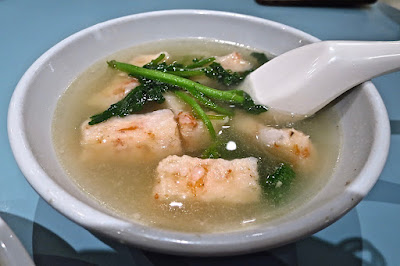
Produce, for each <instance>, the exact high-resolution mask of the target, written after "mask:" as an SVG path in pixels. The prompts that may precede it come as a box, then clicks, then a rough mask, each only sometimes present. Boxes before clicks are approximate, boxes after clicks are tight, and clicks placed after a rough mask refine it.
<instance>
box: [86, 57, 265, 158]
mask: <svg viewBox="0 0 400 266" xmlns="http://www.w3.org/2000/svg"><path fill="white" fill-rule="evenodd" d="M164 58H165V54H160V56H158V57H157V58H156V59H154V60H152V61H151V62H150V63H148V64H146V65H144V66H143V67H138V66H135V65H131V64H126V63H122V62H117V61H115V60H112V61H109V62H107V63H108V65H109V66H110V67H112V68H114V69H117V70H120V71H123V72H126V73H128V74H129V75H131V76H134V77H136V78H137V79H138V80H139V82H140V83H141V85H139V86H138V87H136V88H135V89H133V90H132V91H131V92H129V93H128V95H127V96H126V97H125V98H124V99H122V100H121V101H119V102H117V103H115V104H112V105H111V106H110V107H109V108H108V109H107V110H106V111H104V112H102V113H99V114H96V115H94V116H92V117H91V121H90V122H89V124H90V125H94V124H97V123H100V122H103V121H105V120H107V119H109V118H111V117H113V116H119V117H123V116H126V115H129V114H133V113H136V112H138V111H140V110H142V109H143V106H144V105H145V104H146V103H147V102H156V103H163V102H164V101H165V98H164V96H163V93H164V92H166V91H174V93H175V94H176V95H177V96H178V97H179V98H181V99H182V100H184V101H185V102H186V103H188V104H189V105H190V106H191V107H192V109H193V112H194V113H195V114H196V116H197V117H199V118H200V119H201V120H202V121H203V122H204V124H205V125H206V127H207V129H208V131H209V133H210V135H211V138H212V140H213V144H212V145H211V146H210V147H209V149H207V150H206V151H205V152H204V156H206V157H207V158H219V157H220V153H219V152H218V149H217V147H218V145H219V144H218V143H217V138H216V133H215V129H214V127H213V125H212V123H211V120H210V119H224V118H225V117H226V116H233V110H232V108H233V107H238V108H242V109H244V110H246V111H247V112H249V113H252V114H259V113H262V112H265V111H267V108H266V107H265V106H261V105H256V104H255V103H254V101H253V100H252V99H251V97H250V96H249V95H248V94H247V93H245V92H244V91H241V90H227V91H224V90H217V89H213V88H210V87H208V86H205V85H202V84H200V83H197V82H194V81H192V80H190V79H187V78H184V77H190V76H195V75H206V76H208V77H211V78H213V79H216V80H218V81H219V82H221V83H223V84H225V85H226V86H230V85H233V84H237V83H238V82H240V81H241V80H243V78H244V77H245V76H246V75H247V74H248V73H247V72H246V73H235V72H231V71H230V70H225V69H224V68H223V67H222V66H221V65H220V64H218V63H216V62H213V61H214V60H215V58H214V57H210V58H205V59H194V60H193V63H192V64H189V65H187V66H185V65H183V64H180V63H177V62H173V63H171V64H167V63H166V62H162V61H163V59H164ZM182 90H186V91H187V92H188V93H189V94H187V93H185V92H183V91H182ZM213 100H215V101H218V102H221V103H225V105H226V104H229V106H227V107H223V106H220V105H219V104H217V103H216V102H214V101H213ZM200 105H202V106H204V107H206V108H207V109H209V110H213V111H215V112H216V113H217V115H210V116H208V115H207V114H206V113H205V111H204V110H203V109H202V107H201V106H200ZM218 114H219V115H218ZM221 115H222V116H221Z"/></svg>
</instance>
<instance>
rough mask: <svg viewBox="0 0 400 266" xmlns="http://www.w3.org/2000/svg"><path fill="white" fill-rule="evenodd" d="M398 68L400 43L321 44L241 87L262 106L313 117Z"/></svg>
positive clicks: (286, 57) (290, 55)
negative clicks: (352, 92) (350, 91)
mask: <svg viewBox="0 0 400 266" xmlns="http://www.w3.org/2000/svg"><path fill="white" fill-rule="evenodd" d="M397 70H400V42H361V41H323V42H318V43H313V44H309V45H305V46H302V47H300V48H297V49H294V50H291V51H289V52H287V53H284V54H282V55H280V56H277V57H275V58H274V59H272V60H271V61H269V62H267V63H266V64H264V65H263V66H261V67H260V68H258V69H257V70H256V71H254V72H252V73H251V74H250V75H249V76H248V77H247V78H246V79H245V82H244V83H243V85H242V89H243V90H245V91H246V92H247V93H249V94H250V95H251V97H252V98H253V99H254V101H255V102H256V103H258V104H263V105H266V106H269V107H271V108H272V109H273V110H276V111H282V112H286V113H292V114H296V115H299V116H309V115H312V114H314V113H316V112H317V111H318V110H320V109H321V108H323V107H324V106H325V105H327V104H328V103H330V102H331V101H332V100H334V99H335V98H336V97H338V96H339V95H341V94H342V93H344V92H346V91H347V90H349V89H351V88H353V87H354V86H356V85H358V84H360V83H362V82H364V81H367V80H369V79H371V78H374V77H376V76H380V75H383V74H386V73H389V72H394V71H397Z"/></svg>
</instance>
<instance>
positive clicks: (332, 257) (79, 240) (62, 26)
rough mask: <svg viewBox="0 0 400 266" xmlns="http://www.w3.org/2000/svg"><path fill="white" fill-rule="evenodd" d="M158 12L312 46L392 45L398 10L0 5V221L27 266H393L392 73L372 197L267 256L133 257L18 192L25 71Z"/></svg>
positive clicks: (219, 3) (164, 0) (395, 147)
mask: <svg viewBox="0 0 400 266" xmlns="http://www.w3.org/2000/svg"><path fill="white" fill-rule="evenodd" d="M165 9H212V10H222V11H231V12H237V13H242V14H248V15H253V16H257V17H261V18H266V19H270V20H274V21H277V22H281V23H284V24H287V25H290V26H292V27H295V28H298V29H300V30H303V31H305V32H308V33H310V34H312V35H314V36H316V37H318V38H320V39H322V40H335V39H342V40H385V41H386V40H400V27H399V26H400V11H398V10H396V9H394V8H391V7H389V6H387V5H385V4H382V3H376V4H374V5H370V6H366V7H362V8H360V7H359V8H318V7H314V8H308V7H272V6H261V5H258V4H257V3H256V2H255V1H252V0H247V1H246V0H230V1H226V0H202V1H187V0H152V1H143V0H142V1H140V0H137V1H132V0H118V1H107V0H97V1H81V0H69V1H51V0H35V1H29V0H13V1H11V0H0V40H1V41H0V59H1V61H0V62H1V64H0V73H1V78H0V88H1V97H0V108H1V109H0V122H1V125H2V127H1V129H0V145H1V149H0V159H1V160H0V165H1V169H3V174H2V175H1V176H0V216H1V217H2V218H3V219H4V220H5V221H6V222H7V223H8V224H9V226H10V227H11V228H12V229H13V231H14V232H15V233H16V235H17V236H18V237H19V238H20V240H21V242H22V244H23V245H24V246H25V248H26V249H27V251H28V252H29V254H30V255H31V256H33V258H34V260H35V263H36V264H37V265H93V264H95V265H170V264H173V265H202V264H206V263H207V264H210V265H243V264H245V265H249V264H250V265H265V264H267V263H269V264H270V265H338V264H339V263H340V264H342V265H399V263H400V252H399V251H400V250H399V247H400V230H399V224H400V180H399V173H400V159H399V158H400V135H399V134H400V104H398V100H400V89H399V88H397V87H398V86H399V85H398V84H400V73H393V74H389V75H385V76H382V77H379V78H376V79H374V80H373V83H374V84H375V85H376V87H377V88H378V90H379V92H380V94H381V95H382V98H383V100H384V102H385V104H386V106H387V109H388V113H389V117H390V122H391V130H392V134H391V146H390V153H389V157H388V161H387V163H386V166H385V168H384V170H383V172H382V174H381V176H380V178H379V180H378V182H377V184H376V185H375V187H374V188H373V189H372V191H371V192H370V193H369V194H368V196H367V197H366V198H365V199H364V200H363V201H362V202H361V203H360V204H358V205H357V207H356V208H354V209H353V210H352V211H350V212H349V213H348V214H347V215H345V216H344V217H343V218H342V219H340V220H339V221H337V222H336V223H334V224H332V225H331V226H329V227H328V228H326V229H324V230H322V231H320V232H318V233H316V234H315V235H313V236H311V237H308V238H306V239H304V240H301V241H299V242H296V243H292V244H289V245H286V246H283V247H280V248H277V249H273V250H266V251H264V252H259V253H255V254H248V255H242V256H236V257H219V258H188V257H179V256H170V255H164V254H158V253H154V252H148V251H141V250H139V249H136V248H133V247H129V246H126V245H123V244H119V243H116V242H115V241H112V240H109V239H105V238H102V237H101V236H98V235H94V234H92V233H90V232H89V231H87V230H85V229H84V228H82V227H81V226H79V225H77V224H75V223H74V222H72V221H70V220H68V219H66V218H65V217H64V216H62V215H61V214H60V213H58V212H57V211H56V210H54V209H53V208H52V207H50V206H49V205H48V204H47V203H46V202H45V201H44V200H43V199H41V198H40V197H39V196H38V194H37V193H36V192H35V191H34V190H33V189H32V188H31V186H30V185H29V184H28V183H27V181H26V180H25V178H24V176H23V175H22V173H21V172H20V170H19V169H18V167H17V164H16V162H15V160H14V158H13V156H12V153H11V150H10V146H9V143H8V136H7V130H6V128H7V127H6V123H7V108H8V104H9V100H10V98H11V95H12V93H13V90H14V88H15V86H16V84H17V82H18V80H19V79H20V78H21V76H22V75H23V73H24V72H25V71H26V70H27V69H28V67H29V66H30V65H31V64H32V63H33V62H34V61H35V60H36V59H37V58H38V57H39V56H40V55H41V54H42V53H44V52H45V51H46V50H48V49H49V48H50V47H52V46H53V45H55V44H56V43H57V42H59V41H61V40H62V39H64V38H66V37H67V36H69V35H71V34H73V33H75V32H77V31H79V30H81V29H84V28H86V27H89V26H91V25H94V24H96V23H99V22H103V21H106V20H109V19H113V18H117V17H120V16H125V15H130V14H136V13H141V12H146V11H154V10H165Z"/></svg>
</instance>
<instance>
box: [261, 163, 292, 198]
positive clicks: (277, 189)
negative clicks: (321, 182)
mask: <svg viewBox="0 0 400 266" xmlns="http://www.w3.org/2000/svg"><path fill="white" fill-rule="evenodd" d="M295 177H296V173H295V172H294V171H293V169H292V168H291V167H290V166H289V165H288V164H285V163H281V164H279V166H278V167H277V168H276V170H275V171H274V173H272V174H270V175H268V176H267V177H266V178H265V177H264V178H261V179H260V182H261V186H262V188H263V190H264V192H265V194H266V196H267V197H268V198H269V199H271V200H272V201H274V202H275V203H279V202H281V200H282V199H283V197H284V196H285V195H286V194H287V193H288V192H289V190H290V186H291V184H292V182H293V180H294V179H295Z"/></svg>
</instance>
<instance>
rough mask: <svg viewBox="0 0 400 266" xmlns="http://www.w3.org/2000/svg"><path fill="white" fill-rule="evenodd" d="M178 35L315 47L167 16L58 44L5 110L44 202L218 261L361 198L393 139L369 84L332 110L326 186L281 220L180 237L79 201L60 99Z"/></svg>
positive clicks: (272, 31) (292, 233) (123, 237)
mask: <svg viewBox="0 0 400 266" xmlns="http://www.w3.org/2000/svg"><path fill="white" fill-rule="evenodd" d="M171 29H173V30H171ZM182 37H205V38H214V39H219V40H225V41H231V42H236V43H241V44H245V45H249V46H251V47H254V48H258V49H262V50H265V51H269V52H271V53H272V54H275V55H278V54H281V53H283V52H285V51H288V50H290V49H293V48H295V47H299V46H301V45H304V44H308V43H311V42H316V41H318V39H316V38H315V37H312V36H310V35H308V34H306V33H304V32H301V31H299V30H296V29H293V28H290V27H288V26H285V25H282V24H278V23H275V22H272V21H268V20H265V19H260V18H255V17H250V16H245V15H239V14H233V13H224V12H215V11H204V10H174V11H161V12H151V13H144V14H138V15H132V16H127V17H122V18H118V19H114V20H111V21H107V22H104V23H100V24H98V25H95V26H93V27H90V28H88V29H85V30H83V31H80V32H78V33H76V34H74V35H72V36H70V37H68V38H67V39H65V40H63V41H62V42H60V43H58V44H57V45H55V46H54V47H53V48H51V49H50V50H49V51H47V52H46V53H45V54H43V55H42V56H41V57H40V58H39V59H38V60H37V61H36V62H35V63H34V64H33V65H32V66H31V67H30V68H29V69H28V71H27V72H26V73H25V75H24V76H23V77H22V79H21V81H20V82H19V83H18V86H17V87H16V89H15V92H14V94H13V97H12V100H11V103H10V107H9V114H8V133H9V138H10V143H11V147H12V150H13V152H14V156H15V158H16V160H17V162H18V165H19V167H20V168H21V170H22V172H23V174H24V175H25V176H26V178H27V179H28V181H29V182H30V184H31V185H32V186H33V188H34V189H35V190H36V191H37V192H38V193H39V194H40V195H41V196H42V197H43V198H44V199H45V200H46V201H47V202H48V203H49V204H51V205H52V206H53V207H54V208H55V209H57V210H59V211H60V212H61V213H63V214H64V215H65V216H67V217H68V218H70V219H71V220H73V221H75V222H76V223H78V224H80V225H82V226H84V227H86V228H88V229H90V230H94V231H97V232H101V233H102V234H105V235H108V236H110V237H112V238H115V239H118V240H120V241H123V242H125V243H129V244H134V245H136V246H139V247H143V248H147V249H154V250H158V251H162V252H169V253H175V254H192V255H216V254H219V255H223V254H237V253H245V252H251V251H256V250H260V249H265V248H271V247H276V246H279V245H283V244H285V243H288V242H292V241H295V240H297V239H300V238H302V237H305V236H307V235H310V234H312V233H314V232H317V231H318V230H320V229H322V228H324V227H326V226H328V225H329V224H331V223H332V222H334V221H335V220H337V219H338V218H340V217H341V216H342V215H344V214H345V213H346V212H347V211H349V210H350V209H351V208H352V207H354V206H355V205H356V204H357V203H358V202H359V201H360V200H361V199H362V198H363V197H364V196H365V195H366V194H367V193H368V191H369V190H370V189H371V188H372V186H373V185H374V184H375V182H376V180H377V179H378V177H379V174H380V173H381V170H382V168H383V166H384V163H385V160H386V157H387V153H388V148H389V139H390V138H389V137H390V130H389V121H388V116H387V112H386V109H385V106H384V104H383V102H382V99H381V97H380V96H379V94H378V92H377V90H376V89H375V87H374V85H373V84H372V83H370V82H367V83H364V84H362V85H361V86H359V88H357V89H354V90H353V91H352V92H351V93H349V94H347V95H346V96H345V97H344V98H343V99H341V100H340V101H339V102H338V103H337V104H335V106H334V108H335V109H336V110H337V111H338V113H339V115H340V122H339V123H340V127H341V128H342V134H343V142H342V144H343V147H342V153H341V157H340V160H339V161H338V165H337V169H336V170H335V171H334V173H333V176H332V177H331V179H330V181H329V182H328V184H327V185H326V186H325V187H324V188H323V190H322V191H321V192H320V193H319V194H317V195H316V196H315V198H313V199H312V200H311V201H310V202H308V203H306V204H305V205H303V206H301V207H300V208H299V209H297V210H296V211H294V212H292V213H290V214H288V215H286V216H284V217H282V218H280V219H277V220H274V221H272V222H269V223H267V224H261V225H258V226H256V227H254V228H252V229H245V230H243V231H238V232H229V233H218V234H217V233H213V234H200V235H199V234H190V233H177V232H171V231H167V230H161V229H156V228H151V227H147V226H142V225H139V224H132V223H129V222H126V221H124V220H122V219H120V218H118V217H117V216H115V215H113V214H111V213H110V212H108V211H105V210H104V209H103V208H102V207H100V206H99V205H98V204H97V203H96V202H94V201H93V200H91V199H90V198H88V197H87V196H86V195H84V194H83V193H82V192H81V191H80V190H79V189H78V188H77V186H76V185H75V184H74V183H73V182H72V181H71V180H70V179H69V178H68V176H67V175H66V173H65V172H64V170H63V169H62V168H61V166H60V164H59V162H58V161H57V158H56V155H55V152H54V148H53V143H52V138H51V123H52V116H53V112H54V109H55V106H56V103H57V100H58V98H59V97H60V96H61V95H62V93H63V92H64V90H65V89H66V88H67V87H68V85H69V84H70V83H71V82H72V81H73V80H74V78H76V77H77V76H78V75H79V74H80V73H81V72H83V71H84V70H85V69H87V68H88V67H89V66H90V65H92V64H93V63H95V62H96V61H98V60H99V59H101V58H103V57H105V56H106V55H109V54H112V53H114V52H116V51H119V50H121V49H124V48H128V47H131V46H134V45H136V44H140V43H144V42H149V41H156V40H160V39H169V38H182Z"/></svg>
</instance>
